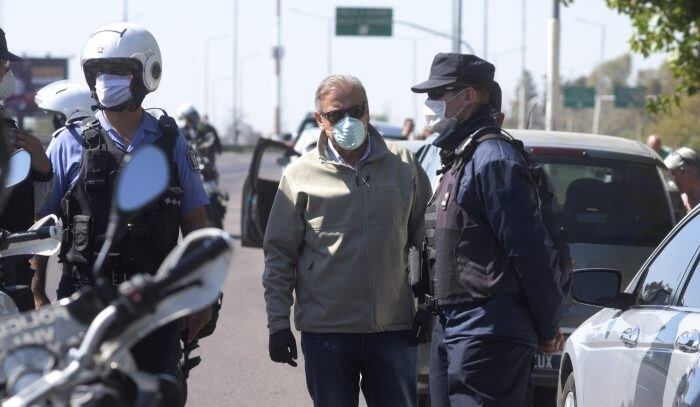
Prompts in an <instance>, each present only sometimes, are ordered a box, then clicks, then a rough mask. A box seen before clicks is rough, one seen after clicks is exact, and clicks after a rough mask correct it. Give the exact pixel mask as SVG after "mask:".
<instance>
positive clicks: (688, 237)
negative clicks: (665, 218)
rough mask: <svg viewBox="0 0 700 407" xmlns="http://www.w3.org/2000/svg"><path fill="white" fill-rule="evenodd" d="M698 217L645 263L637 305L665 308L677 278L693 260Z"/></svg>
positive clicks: (676, 285)
mask: <svg viewBox="0 0 700 407" xmlns="http://www.w3.org/2000/svg"><path fill="white" fill-rule="evenodd" d="M698 236H700V217H698V216H695V217H694V218H693V219H692V220H690V222H688V223H686V224H685V225H684V226H683V228H682V229H681V230H679V231H678V232H677V233H676V235H675V236H674V237H673V238H672V239H671V240H670V241H669V242H668V243H667V244H666V246H665V247H664V248H663V249H662V250H661V251H660V252H659V253H658V254H657V256H656V257H655V258H654V259H653V260H652V262H651V263H650V264H649V267H648V268H647V270H646V275H645V276H644V279H643V280H642V282H641V285H640V286H639V289H638V292H639V299H638V301H637V303H638V304H640V305H668V304H669V301H670V300H671V298H672V297H673V293H674V290H675V289H676V287H678V283H679V280H680V278H681V277H682V276H683V273H684V272H685V271H686V269H687V268H688V265H689V264H690V262H691V261H692V259H693V258H694V257H695V253H696V252H697V249H698V245H700V241H699V240H698Z"/></svg>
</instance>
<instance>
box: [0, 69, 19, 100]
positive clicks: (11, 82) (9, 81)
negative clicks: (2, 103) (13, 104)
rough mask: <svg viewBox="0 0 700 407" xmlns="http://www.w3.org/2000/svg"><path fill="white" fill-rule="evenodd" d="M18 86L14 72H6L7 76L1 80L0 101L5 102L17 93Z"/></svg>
mask: <svg viewBox="0 0 700 407" xmlns="http://www.w3.org/2000/svg"><path fill="white" fill-rule="evenodd" d="M16 85H17V83H16V80H15V74H14V73H12V70H8V71H7V72H5V75H4V76H3V77H2V80H0V100H5V99H7V98H9V97H10V96H12V95H13V94H14V93H15V86H16Z"/></svg>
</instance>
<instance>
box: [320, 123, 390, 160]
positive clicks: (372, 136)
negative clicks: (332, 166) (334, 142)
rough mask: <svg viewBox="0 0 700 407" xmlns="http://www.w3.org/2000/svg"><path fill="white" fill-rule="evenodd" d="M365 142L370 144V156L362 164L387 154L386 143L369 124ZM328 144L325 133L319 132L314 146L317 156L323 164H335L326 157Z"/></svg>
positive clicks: (323, 131)
mask: <svg viewBox="0 0 700 407" xmlns="http://www.w3.org/2000/svg"><path fill="white" fill-rule="evenodd" d="M367 140H368V142H369V143H371V146H370V155H369V157H367V159H366V160H365V161H364V163H368V162H370V161H374V160H377V159H379V158H382V157H384V156H385V155H387V154H389V147H387V145H386V141H384V138H383V137H382V135H381V134H379V132H378V131H377V130H376V129H375V128H374V127H373V126H372V125H371V124H367ZM328 143H329V139H328V135H327V134H326V131H325V130H321V134H320V135H319V137H318V143H317V145H316V151H317V152H318V156H319V158H320V159H321V161H323V162H330V163H335V161H333V160H331V159H330V157H328Z"/></svg>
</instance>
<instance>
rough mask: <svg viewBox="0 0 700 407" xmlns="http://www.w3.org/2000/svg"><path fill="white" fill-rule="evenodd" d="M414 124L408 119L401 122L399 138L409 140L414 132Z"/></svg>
mask: <svg viewBox="0 0 700 407" xmlns="http://www.w3.org/2000/svg"><path fill="white" fill-rule="evenodd" d="M415 128H416V124H415V123H414V122H413V119H411V118H410V117H409V118H407V119H406V120H404V121H403V127H402V128H401V137H403V138H404V140H409V139H410V138H411V136H412V135H413V130H415Z"/></svg>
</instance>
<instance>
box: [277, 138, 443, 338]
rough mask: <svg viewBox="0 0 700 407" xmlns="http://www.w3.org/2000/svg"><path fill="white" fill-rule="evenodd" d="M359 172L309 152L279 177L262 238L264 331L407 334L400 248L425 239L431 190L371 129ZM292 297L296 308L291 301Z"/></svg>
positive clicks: (407, 292)
mask: <svg viewBox="0 0 700 407" xmlns="http://www.w3.org/2000/svg"><path fill="white" fill-rule="evenodd" d="M369 140H370V143H372V144H371V150H370V151H371V153H370V156H369V157H367V159H366V160H365V161H362V162H361V163H360V164H359V168H358V171H357V172H356V171H355V169H353V168H351V167H349V166H347V165H344V164H341V163H338V162H335V161H332V160H331V159H330V158H329V157H328V155H327V153H326V152H327V143H328V137H327V136H326V135H325V134H324V133H323V132H322V133H321V136H320V138H319V142H318V147H317V149H315V150H313V151H310V152H308V153H307V154H305V155H303V156H301V157H299V158H298V159H297V160H296V161H294V162H292V163H291V164H290V165H289V166H288V167H287V168H286V169H285V171H284V173H283V175H282V179H281V181H280V184H279V189H278V190H277V195H276V196H275V201H274V204H273V205H272V210H271V213H270V217H269V220H268V224H267V229H266V231H265V239H264V243H263V249H264V252H265V271H264V273H263V286H264V287H265V302H266V305H267V316H268V329H269V330H270V333H273V332H277V331H280V330H283V329H289V327H290V323H289V313H290V308H291V306H292V304H294V320H295V325H296V328H297V329H298V330H300V331H303V332H317V333H321V332H335V333H359V332H381V331H396V330H403V329H410V328H411V324H412V320H413V315H414V301H413V294H412V291H411V287H410V284H409V281H408V274H407V254H408V248H409V247H410V246H412V245H414V244H418V243H419V242H420V241H421V239H422V236H423V215H424V212H425V207H426V205H427V202H428V200H429V199H430V193H431V187H430V181H429V180H428V177H427V175H426V174H425V172H424V171H423V169H422V168H421V167H420V165H419V164H418V163H417V162H416V160H415V158H414V157H413V154H411V153H410V152H409V151H407V150H405V149H403V148H401V147H399V146H397V145H394V144H391V143H389V144H387V143H386V142H385V141H384V139H383V138H382V137H381V136H380V135H379V133H377V131H376V130H374V128H372V127H371V126H369ZM292 293H294V297H295V298H296V301H294V299H293V296H292Z"/></svg>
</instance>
